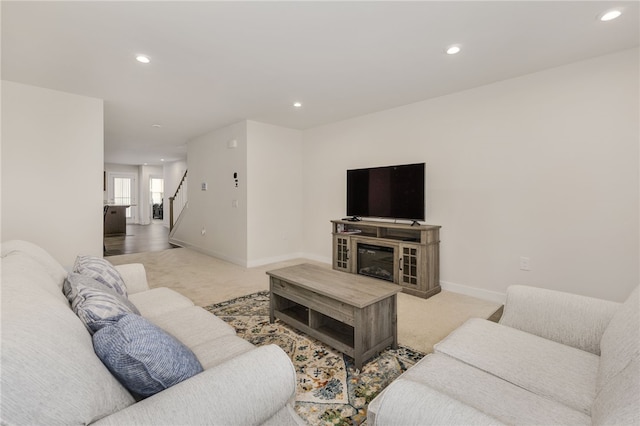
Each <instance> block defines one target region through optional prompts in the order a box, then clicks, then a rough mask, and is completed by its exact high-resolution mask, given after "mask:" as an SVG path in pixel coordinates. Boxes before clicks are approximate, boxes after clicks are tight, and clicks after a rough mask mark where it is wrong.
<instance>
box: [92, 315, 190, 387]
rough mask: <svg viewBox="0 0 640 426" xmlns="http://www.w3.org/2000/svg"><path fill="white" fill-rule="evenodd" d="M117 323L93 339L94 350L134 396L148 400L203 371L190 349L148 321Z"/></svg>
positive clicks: (122, 320)
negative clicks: (147, 398) (149, 397)
mask: <svg viewBox="0 0 640 426" xmlns="http://www.w3.org/2000/svg"><path fill="white" fill-rule="evenodd" d="M114 320H115V321H114V322H112V323H111V324H110V325H108V326H105V327H103V328H101V329H100V330H98V331H97V332H96V333H95V334H94V335H93V348H94V350H95V352H96V354H97V355H98V357H99V358H100V359H101V360H102V362H103V363H104V364H105V365H106V366H107V368H108V369H109V371H111V373H112V374H113V375H114V376H115V377H116V378H117V379H118V380H119V381H120V382H121V383H122V384H123V385H124V387H126V388H127V389H128V390H129V391H130V392H131V393H132V394H134V396H136V397H138V398H146V397H148V396H151V395H153V394H155V393H157V392H160V391H162V390H164V389H166V388H168V387H171V386H173V385H175V384H176V383H179V382H181V381H183V380H186V379H188V378H189V377H191V376H194V375H196V374H198V373H200V372H201V371H202V366H201V365H200V362H199V361H198V358H196V356H195V355H194V354H193V352H192V351H191V350H190V349H189V348H187V347H186V346H185V345H183V344H182V343H180V342H179V341H178V340H177V339H176V338H175V337H173V336H171V335H169V334H167V333H166V332H165V331H164V330H162V329H161V328H159V327H157V326H156V325H154V324H152V323H150V322H149V321H147V320H146V319H145V318H143V317H141V316H138V315H134V314H126V315H122V316H121V317H119V318H114Z"/></svg>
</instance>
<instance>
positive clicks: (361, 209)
mask: <svg viewBox="0 0 640 426" xmlns="http://www.w3.org/2000/svg"><path fill="white" fill-rule="evenodd" d="M347 216H352V217H379V218H390V219H409V220H425V163H419V164H404V165H399V166H387V167H372V168H367V169H354V170H347Z"/></svg>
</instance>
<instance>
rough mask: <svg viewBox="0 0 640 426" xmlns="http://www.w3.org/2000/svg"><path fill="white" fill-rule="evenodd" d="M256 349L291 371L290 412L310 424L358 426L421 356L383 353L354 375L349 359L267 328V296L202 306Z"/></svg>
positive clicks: (289, 331)
mask: <svg viewBox="0 0 640 426" xmlns="http://www.w3.org/2000/svg"><path fill="white" fill-rule="evenodd" d="M205 309H207V310H208V311H210V312H212V313H213V314H215V315H216V316H217V317H219V318H221V319H223V320H224V321H226V322H228V323H229V324H231V325H232V326H233V327H234V328H235V329H236V332H237V333H238V336H240V337H242V338H244V339H246V340H248V341H249V342H251V343H253V344H254V345H256V346H261V345H267V344H271V343H274V344H276V345H278V346H280V347H281V348H282V349H283V350H284V351H285V352H286V353H287V354H288V355H289V357H290V358H291V360H292V361H293V364H294V366H295V368H296V372H297V381H298V384H297V390H296V407H295V408H296V412H297V413H298V414H299V415H300V417H302V418H303V419H305V420H306V421H307V422H308V423H309V424H311V425H361V424H363V423H365V420H366V417H367V405H368V404H369V402H370V401H371V400H372V399H373V398H374V397H375V396H376V395H377V394H378V393H380V391H381V390H382V389H384V388H385V387H386V386H387V385H389V383H391V381H393V380H394V379H395V378H396V377H398V376H399V375H400V374H401V373H403V372H404V371H405V370H406V369H407V368H409V367H411V366H412V365H414V364H415V363H416V362H417V361H419V360H420V359H421V358H422V357H423V356H424V354H423V353H420V352H416V351H414V350H411V349H409V348H404V347H401V346H399V347H398V349H395V350H394V349H391V348H388V349H387V350H385V351H384V352H382V353H380V354H379V355H378V356H376V357H374V358H371V359H370V360H369V361H368V362H366V363H365V364H364V365H363V366H362V370H356V369H355V367H354V365H353V359H351V358H350V357H348V356H346V355H344V354H342V353H341V352H338V351H336V350H335V349H333V348H331V347H329V346H327V345H325V344H324V343H321V342H319V341H318V340H315V339H313V338H311V337H309V336H307V335H306V334H303V333H301V332H299V331H297V330H295V329H294V328H292V327H290V326H288V325H286V324H284V323H283V322H281V321H279V320H276V322H275V323H273V324H269V292H266V291H264V292H259V293H254V294H250V295H248V296H243V297H239V298H236V299H232V300H228V301H226V302H222V303H217V304H215V305H211V306H207V307H206V308H205Z"/></svg>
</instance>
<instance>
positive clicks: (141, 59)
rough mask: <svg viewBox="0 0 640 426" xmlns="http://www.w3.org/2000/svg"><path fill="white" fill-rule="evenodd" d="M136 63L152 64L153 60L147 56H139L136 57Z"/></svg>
mask: <svg viewBox="0 0 640 426" xmlns="http://www.w3.org/2000/svg"><path fill="white" fill-rule="evenodd" d="M136 61H138V62H141V63H143V64H148V63H149V62H151V59H149V57H148V56H145V55H138V56H136Z"/></svg>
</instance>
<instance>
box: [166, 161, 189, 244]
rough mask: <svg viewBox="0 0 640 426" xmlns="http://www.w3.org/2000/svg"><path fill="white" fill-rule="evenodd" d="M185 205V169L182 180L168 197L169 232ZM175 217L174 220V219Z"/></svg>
mask: <svg viewBox="0 0 640 426" xmlns="http://www.w3.org/2000/svg"><path fill="white" fill-rule="evenodd" d="M186 205H187V170H185V172H184V175H183V176H182V180H181V181H180V184H179V185H178V189H176V193H175V194H174V195H173V197H169V232H171V231H172V230H173V226H174V225H175V223H176V222H177V220H178V219H179V218H180V215H181V214H182V210H184V207H185V206H186ZM174 218H175V220H174Z"/></svg>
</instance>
